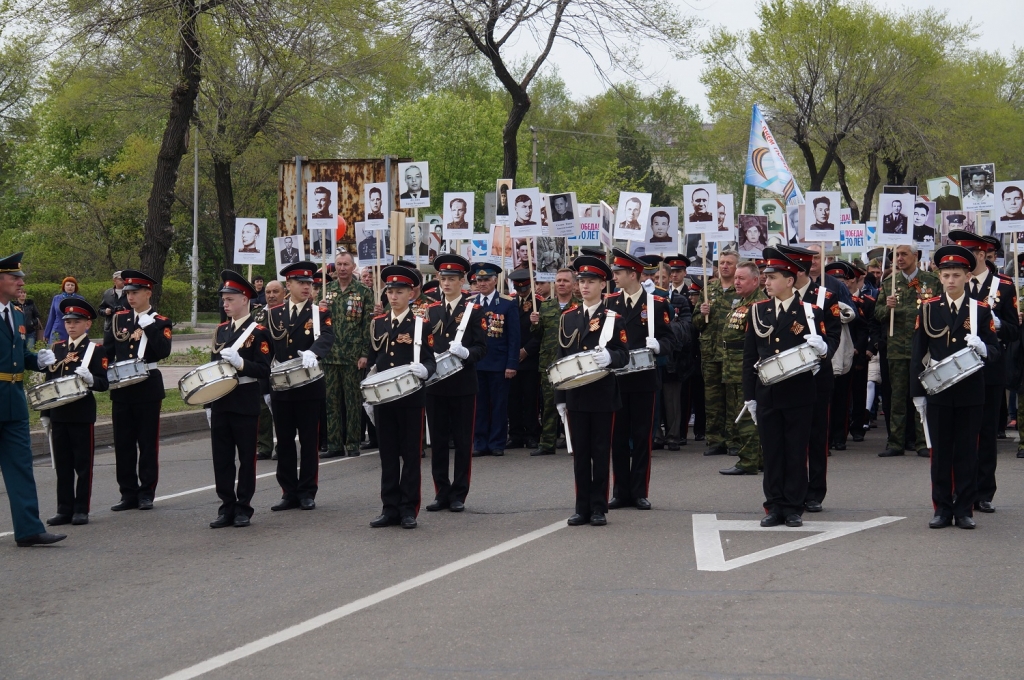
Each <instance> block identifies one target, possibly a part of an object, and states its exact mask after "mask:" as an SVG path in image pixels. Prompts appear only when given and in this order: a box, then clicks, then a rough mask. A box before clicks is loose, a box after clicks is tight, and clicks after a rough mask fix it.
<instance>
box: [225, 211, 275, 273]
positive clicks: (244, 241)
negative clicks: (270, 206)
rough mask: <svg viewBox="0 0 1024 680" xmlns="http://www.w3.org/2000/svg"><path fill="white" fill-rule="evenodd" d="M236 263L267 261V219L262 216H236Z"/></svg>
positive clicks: (262, 262)
mask: <svg viewBox="0 0 1024 680" xmlns="http://www.w3.org/2000/svg"><path fill="white" fill-rule="evenodd" d="M233 250H234V264H266V263H267V220H266V219H264V218H262V217H236V218H235V247H234V249H233Z"/></svg>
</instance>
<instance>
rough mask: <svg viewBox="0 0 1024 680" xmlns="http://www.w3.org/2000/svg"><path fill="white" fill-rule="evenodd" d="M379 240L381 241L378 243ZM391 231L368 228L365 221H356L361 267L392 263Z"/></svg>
mask: <svg viewBox="0 0 1024 680" xmlns="http://www.w3.org/2000/svg"><path fill="white" fill-rule="evenodd" d="M378 241H379V243H378ZM390 250H391V232H390V231H388V230H387V229H385V230H383V231H380V230H376V229H367V228H366V223H365V222H356V259H357V260H358V261H359V266H360V267H365V266H367V265H375V264H379V265H384V264H391V262H392V261H393V260H394V256H392V255H389V254H388V253H389V252H390Z"/></svg>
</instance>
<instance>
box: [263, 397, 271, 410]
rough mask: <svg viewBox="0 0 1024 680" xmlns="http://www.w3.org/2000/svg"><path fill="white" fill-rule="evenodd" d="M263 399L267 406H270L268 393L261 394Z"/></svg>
mask: <svg viewBox="0 0 1024 680" xmlns="http://www.w3.org/2000/svg"><path fill="white" fill-rule="evenodd" d="M263 401H265V402H267V408H270V395H269V394H264V395H263Z"/></svg>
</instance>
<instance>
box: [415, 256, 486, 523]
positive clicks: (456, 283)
mask: <svg viewBox="0 0 1024 680" xmlns="http://www.w3.org/2000/svg"><path fill="white" fill-rule="evenodd" d="M434 267H435V268H436V269H437V274H438V281H439V286H440V287H439V291H440V295H441V300H440V302H435V303H434V304H433V305H431V306H430V318H429V323H428V327H429V328H430V333H431V336H433V338H434V352H435V353H436V354H441V353H443V352H448V353H450V354H452V355H454V356H457V357H458V358H459V359H461V360H462V368H461V369H460V370H459V371H458V372H456V373H455V374H453V375H451V376H449V377H447V378H445V379H444V380H440V381H438V382H435V383H434V384H433V385H429V386H427V395H428V396H429V397H430V398H429V399H428V400H427V425H428V426H429V427H430V444H431V454H430V471H431V474H432V475H433V477H434V502H433V503H431V504H430V505H428V506H427V510H428V511H430V512H435V511H437V510H443V509H445V508H448V509H449V510H451V511H452V512H462V511H463V510H464V509H465V507H466V505H465V503H466V496H467V495H468V494H469V480H470V475H471V473H472V470H473V465H472V460H473V459H472V453H473V425H474V419H475V413H474V410H475V409H476V394H477V390H478V389H479V385H478V383H477V377H476V363H477V362H478V361H480V360H481V359H482V358H483V357H484V355H485V354H486V353H487V320H486V319H485V318H484V314H483V311H482V310H481V309H480V307H479V306H478V305H475V304H473V296H471V295H468V294H464V293H463V292H462V282H463V280H465V278H466V274H467V273H468V272H469V261H468V260H467V259H466V258H464V257H461V256H459V255H448V254H445V255H438V256H437V258H436V259H435V260H434ZM467 314H468V315H469V319H468V320H467V321H466V324H467V325H466V329H465V332H464V333H463V335H462V338H461V339H460V340H459V341H458V342H456V341H455V339H456V336H457V335H458V329H459V326H460V325H461V324H462V321H463V318H464V316H465V315H467ZM449 438H450V439H451V440H452V441H453V442H454V443H455V457H454V470H453V473H452V476H451V477H450V478H449V476H448V440H449Z"/></svg>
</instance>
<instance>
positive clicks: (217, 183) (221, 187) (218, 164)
mask: <svg viewBox="0 0 1024 680" xmlns="http://www.w3.org/2000/svg"><path fill="white" fill-rule="evenodd" d="M213 186H214V187H215V188H216V190H217V219H218V221H219V222H220V236H221V243H222V246H223V248H224V267H225V268H226V269H234V270H235V271H237V272H241V268H240V267H237V266H235V265H234V264H232V261H233V260H234V258H233V257H232V255H233V251H234V249H235V192H234V189H233V188H232V186H231V161H225V160H218V159H216V158H214V161H213Z"/></svg>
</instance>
